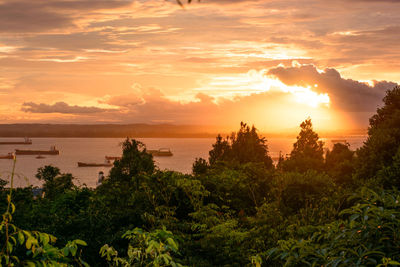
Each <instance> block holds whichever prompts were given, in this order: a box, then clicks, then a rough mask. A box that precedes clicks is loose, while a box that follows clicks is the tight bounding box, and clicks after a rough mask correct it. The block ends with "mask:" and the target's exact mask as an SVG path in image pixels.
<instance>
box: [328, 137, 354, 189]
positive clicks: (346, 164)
mask: <svg viewBox="0 0 400 267" xmlns="http://www.w3.org/2000/svg"><path fill="white" fill-rule="evenodd" d="M349 146H350V145H349V144H348V143H346V144H341V143H336V144H334V145H333V148H332V151H330V150H328V151H327V152H326V155H325V169H326V171H327V172H328V173H329V174H330V175H331V177H332V178H333V179H334V181H335V182H336V183H339V184H342V183H348V182H351V180H352V179H351V178H352V173H353V171H354V162H353V160H354V151H351V150H350V148H349Z"/></svg>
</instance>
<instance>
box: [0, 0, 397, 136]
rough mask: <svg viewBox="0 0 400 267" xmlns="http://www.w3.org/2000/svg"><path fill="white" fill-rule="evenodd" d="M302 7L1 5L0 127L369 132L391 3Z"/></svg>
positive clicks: (388, 63)
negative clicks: (306, 125) (311, 127)
mask: <svg viewBox="0 0 400 267" xmlns="http://www.w3.org/2000/svg"><path fill="white" fill-rule="evenodd" d="M302 2H303V1H292V0H291V1H259V0H258V1H257V0H255V1H212V0H208V1H201V2H200V3H197V2H196V3H192V4H190V5H187V6H185V8H182V7H180V6H179V5H178V4H176V2H175V1H157V0H140V1H129V0H126V1H120V0H110V1H101V2H98V3H96V4H93V3H91V1H75V0H74V1H58V0H56V1H52V2H48V1H45V0H38V1H25V0H18V1H0V25H1V26H0V31H1V38H0V70H1V72H0V96H1V98H0V120H1V122H2V123H20V122H50V123H54V122H57V123H103V122H112V123H155V122H169V123H173V124H187V123H189V124H194V125H204V124H206V125H209V124H212V125H214V126H218V125H219V126H221V127H228V128H229V127H232V126H233V125H237V124H238V123H239V122H240V120H245V121H249V122H255V123H258V125H261V126H259V128H262V129H261V130H266V131H272V130H273V131H280V130H282V131H283V130H286V128H293V127H295V126H296V125H298V124H299V122H300V121H302V120H303V119H305V118H307V117H308V116H312V119H313V120H314V117H315V126H316V127H321V128H325V129H327V130H329V129H330V130H337V129H339V128H340V129H341V128H346V129H366V127H367V124H368V118H369V117H370V116H371V115H372V114H373V112H374V111H375V109H376V107H377V106H378V105H379V104H380V103H381V99H382V97H383V96H384V93H385V91H386V90H387V89H390V88H393V87H394V85H396V83H399V82H400V78H399V75H398V74H399V72H400V64H399V62H400V56H399V54H398V42H397V39H398V36H399V34H400V32H399V29H400V28H399V24H398V22H399V20H400V16H399V12H397V11H398V9H399V4H398V3H397V2H396V1H383V2H377V1H354V2H352V3H348V2H345V1H331V2H330V3H327V2H326V1H319V0H313V1H311V2H312V4H304V3H302ZM21 7H24V8H21ZM13 14H14V15H15V14H18V15H15V16H14V15H13ZM322 14H323V15H322ZM365 14H370V16H369V18H368V20H366V19H365ZM338 16H340V18H341V19H340V21H337V19H336V18H337V17H338ZM383 17H386V18H391V19H390V20H389V19H387V20H386V19H381V18H383ZM36 18H43V20H38V19H36ZM333 21H334V22H333ZM249 103H251V104H250V105H249ZM236 110H241V112H240V114H243V115H244V114H245V115H246V116H238V117H234V118H230V119H228V120H227V119H224V118H226V117H227V116H229V115H228V114H229V113H228V112H234V111H236ZM276 110H281V111H282V110H284V111H285V112H284V113H285V116H286V117H285V118H284V120H286V121H288V122H289V123H290V125H285V126H282V125H279V123H274V122H273V118H274V117H275V116H273V115H272V114H273V112H274V111H276ZM257 112H259V114H270V115H269V116H271V117H267V116H261V115H257V116H255V117H251V116H254V114H255V113H257ZM311 113H312V114H311ZM327 114H329V116H328V115H327ZM343 114H345V117H346V118H347V119H346V120H343V121H340V120H333V119H332V118H333V117H335V118H339V117H340V118H342V117H343V116H344V115H343ZM239 117H240V118H239ZM260 117H263V119H260ZM256 118H257V119H256ZM334 122H335V123H336V122H337V124H334Z"/></svg>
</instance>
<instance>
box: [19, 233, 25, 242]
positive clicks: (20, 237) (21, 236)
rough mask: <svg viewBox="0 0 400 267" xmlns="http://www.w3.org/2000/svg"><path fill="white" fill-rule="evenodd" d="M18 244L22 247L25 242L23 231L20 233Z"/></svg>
mask: <svg viewBox="0 0 400 267" xmlns="http://www.w3.org/2000/svg"><path fill="white" fill-rule="evenodd" d="M18 242H19V244H20V245H22V244H23V243H24V242H25V236H24V234H23V233H22V232H21V231H19V232H18Z"/></svg>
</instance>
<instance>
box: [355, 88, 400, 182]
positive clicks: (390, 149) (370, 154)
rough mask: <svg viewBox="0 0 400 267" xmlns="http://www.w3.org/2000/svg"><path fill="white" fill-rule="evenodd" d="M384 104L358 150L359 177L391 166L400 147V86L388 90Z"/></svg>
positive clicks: (371, 174)
mask: <svg viewBox="0 0 400 267" xmlns="http://www.w3.org/2000/svg"><path fill="white" fill-rule="evenodd" d="M383 102H384V106H383V107H381V108H378V109H377V112H376V114H375V115H374V116H372V118H371V119H370V127H369V129H368V139H367V141H366V142H365V145H364V146H363V147H361V148H360V149H359V150H358V151H357V156H358V157H357V165H356V168H357V171H356V177H357V178H358V179H362V180H365V179H371V178H374V177H375V176H376V174H377V173H378V171H379V170H382V169H383V168H385V167H387V166H390V165H391V164H392V162H393V160H394V156H395V154H396V153H397V151H398V150H399V148H400V87H399V86H396V87H395V88H393V89H392V90H390V91H388V92H387V94H386V96H385V98H384V99H383ZM389 186H390V184H389Z"/></svg>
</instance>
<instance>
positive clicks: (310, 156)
mask: <svg viewBox="0 0 400 267" xmlns="http://www.w3.org/2000/svg"><path fill="white" fill-rule="evenodd" d="M300 128H301V130H300V133H299V135H298V136H297V141H296V143H294V144H293V150H292V152H291V153H290V158H289V159H287V160H285V161H284V162H283V163H282V165H283V166H282V168H283V169H284V170H286V171H299V172H306V171H307V170H322V168H323V164H324V157H323V155H324V150H323V146H324V143H323V142H322V141H319V136H318V134H317V133H316V132H314V131H313V128H312V122H311V119H307V120H305V121H303V122H302V123H301V124H300Z"/></svg>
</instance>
